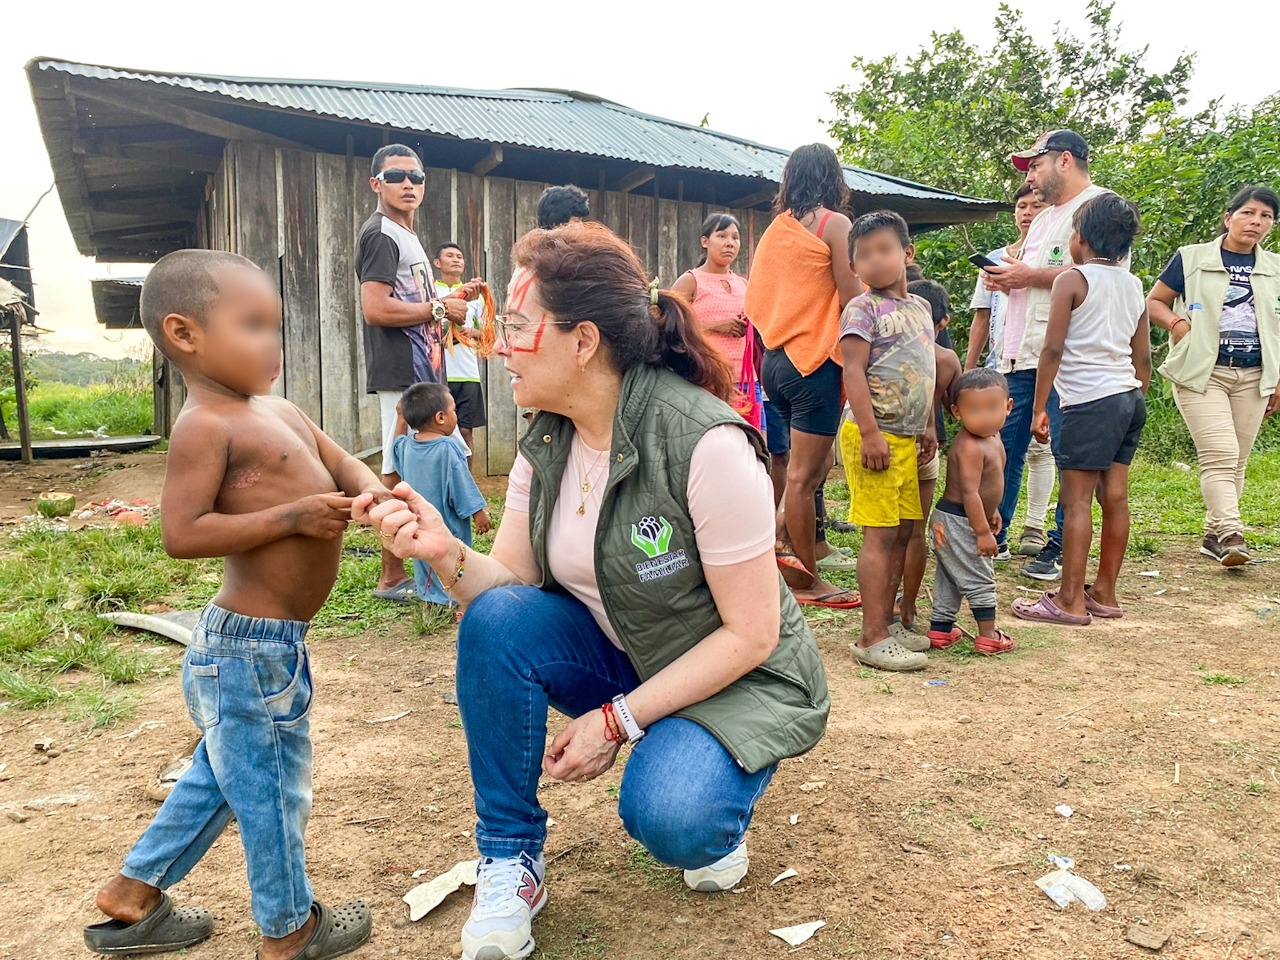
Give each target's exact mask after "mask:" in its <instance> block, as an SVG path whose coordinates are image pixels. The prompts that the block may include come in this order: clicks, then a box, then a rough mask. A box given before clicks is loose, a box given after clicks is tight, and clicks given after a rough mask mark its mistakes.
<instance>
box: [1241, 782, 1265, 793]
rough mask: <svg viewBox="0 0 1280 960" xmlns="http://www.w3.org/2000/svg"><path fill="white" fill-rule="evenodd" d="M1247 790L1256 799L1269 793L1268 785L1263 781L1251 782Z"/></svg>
mask: <svg viewBox="0 0 1280 960" xmlns="http://www.w3.org/2000/svg"><path fill="white" fill-rule="evenodd" d="M1245 789H1246V790H1247V791H1249V793H1251V794H1253V795H1254V796H1255V797H1260V796H1262V795H1263V794H1264V793H1266V792H1267V785H1266V783H1265V782H1264V781H1262V780H1250V781H1249V785H1248V786H1246V787H1245Z"/></svg>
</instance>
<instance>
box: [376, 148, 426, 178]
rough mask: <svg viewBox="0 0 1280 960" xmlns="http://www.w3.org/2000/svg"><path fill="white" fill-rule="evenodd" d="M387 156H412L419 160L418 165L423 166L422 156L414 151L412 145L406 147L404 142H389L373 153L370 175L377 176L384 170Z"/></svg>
mask: <svg viewBox="0 0 1280 960" xmlns="http://www.w3.org/2000/svg"><path fill="white" fill-rule="evenodd" d="M387 157H412V158H413V159H414V160H417V161H418V166H422V158H421V157H420V156H418V155H417V154H416V153H415V152H414V150H413V148H412V147H406V146H405V145H404V144H403V143H388V144H387V145H386V146H385V147H381V148H379V150H378V152H377V153H375V154H374V155H373V163H372V164H370V165H369V169H370V171H371V172H370V174H369V175H370V176H372V177H376V176H377V175H378V174H380V173H381V172H382V168H383V167H384V166H386V164H387Z"/></svg>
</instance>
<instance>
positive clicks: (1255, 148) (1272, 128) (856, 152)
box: [830, 0, 1280, 460]
mask: <svg viewBox="0 0 1280 960" xmlns="http://www.w3.org/2000/svg"><path fill="white" fill-rule="evenodd" d="M1112 14H1113V6H1112V4H1110V3H1106V2H1104V0H1089V2H1088V4H1087V7H1086V19H1087V23H1088V34H1087V36H1086V37H1083V38H1081V37H1077V36H1075V35H1073V34H1072V33H1070V32H1069V31H1067V30H1066V29H1064V28H1062V27H1059V28H1057V29H1056V30H1055V31H1054V34H1053V37H1052V38H1051V40H1048V41H1043V40H1042V39H1040V38H1038V37H1036V36H1034V35H1032V34H1031V32H1030V31H1029V30H1028V29H1027V27H1026V26H1025V24H1024V23H1023V20H1022V15H1021V13H1020V12H1018V11H1016V10H1013V9H1011V8H1010V7H1008V6H1005V5H1002V6H1001V7H1000V10H999V13H998V14H997V16H996V20H995V28H996V35H997V41H996V43H995V44H994V45H992V46H990V47H985V46H984V47H979V46H977V45H976V44H973V43H970V42H969V41H968V40H966V39H965V37H964V35H963V34H962V33H961V32H960V31H954V32H951V33H946V34H934V35H933V38H932V44H931V46H929V47H926V48H923V49H921V50H920V51H919V52H918V53H917V54H915V55H914V56H911V57H907V58H905V59H900V58H898V57H896V56H889V57H884V58H881V59H878V60H876V59H870V58H864V57H859V58H856V59H855V60H854V61H853V70H854V72H855V74H856V79H855V81H854V82H853V83H851V84H847V85H844V86H841V87H840V88H839V89H837V90H835V91H834V92H833V93H832V94H831V98H832V103H833V105H834V107H835V110H836V115H835V119H834V120H833V121H832V123H831V128H830V129H831V133H832V135H833V136H834V137H835V138H836V139H837V140H838V141H839V144H840V152H841V155H842V157H843V159H844V160H846V161H847V162H850V163H855V164H858V165H861V166H865V167H870V168H873V169H876V170H882V171H884V172H886V173H890V174H893V175H895V176H899V177H903V178H906V179H910V180H917V181H921V182H924V183H929V184H933V185H936V186H940V187H945V188H947V189H950V190H954V191H957V192H959V193H964V194H968V195H972V196H982V197H997V198H1006V199H1007V198H1010V197H1012V194H1013V192H1014V190H1015V189H1016V188H1017V187H1018V185H1019V184H1020V183H1021V182H1022V175H1021V174H1020V173H1018V172H1017V171H1016V170H1015V169H1014V168H1013V165H1012V164H1011V163H1010V162H1009V154H1010V153H1011V152H1013V151H1014V150H1018V149H1023V148H1025V147H1026V146H1028V145H1030V144H1031V143H1032V141H1033V140H1034V139H1035V138H1036V137H1037V136H1038V135H1039V134H1041V133H1043V132H1044V131H1046V130H1053V129H1057V128H1059V127H1069V128H1071V129H1073V130H1075V131H1077V132H1078V133H1080V134H1081V135H1082V136H1084V138H1085V139H1086V140H1087V141H1088V142H1089V144H1090V147H1091V148H1092V162H1091V173H1092V176H1093V179H1094V181H1095V182H1096V183H1099V184H1101V185H1103V186H1106V187H1108V188H1110V189H1112V190H1115V191H1116V192H1118V193H1120V194H1122V195H1123V196H1126V197H1128V198H1129V199H1131V200H1133V201H1134V202H1135V203H1136V204H1137V205H1138V207H1139V209H1140V210H1141V211H1142V216H1143V232H1142V235H1141V236H1140V238H1139V241H1138V244H1137V246H1136V247H1135V249H1134V262H1133V269H1134V272H1135V273H1136V274H1137V275H1138V277H1139V278H1140V279H1141V280H1142V281H1143V283H1144V284H1145V285H1146V286H1147V287H1148V288H1150V286H1151V284H1152V283H1153V282H1154V281H1155V278H1156V277H1157V276H1158V274H1159V272H1160V270H1161V269H1162V268H1163V266H1164V264H1165V263H1166V262H1168V259H1169V258H1170V257H1171V256H1172V255H1173V253H1174V251H1175V250H1177V248H1178V247H1179V246H1182V245H1184V244H1188V243H1197V242H1202V241H1204V240H1208V239H1211V238H1212V237H1213V236H1214V235H1215V234H1217V233H1218V229H1219V225H1220V224H1221V216H1222V213H1223V209H1224V207H1225V204H1226V201H1227V199H1228V198H1229V197H1230V196H1231V194H1232V193H1234V192H1235V191H1236V190H1237V189H1238V188H1239V187H1241V186H1243V185H1245V184H1248V183H1270V184H1271V185H1272V186H1275V185H1277V183H1278V182H1280V95H1277V96H1273V97H1271V98H1269V99H1267V100H1265V101H1263V102H1262V103H1260V104H1258V105H1257V106H1256V107H1254V108H1252V109H1249V108H1244V107H1236V106H1232V107H1226V106H1224V105H1223V102H1222V101H1221V100H1215V101H1214V102H1213V103H1211V104H1210V105H1209V106H1208V107H1207V108H1206V109H1204V110H1203V111H1200V112H1199V113H1190V112H1188V111H1187V110H1186V106H1187V102H1188V96H1187V88H1188V83H1189V81H1190V79H1191V75H1192V69H1193V59H1192V57H1191V56H1190V55H1183V56H1181V57H1179V58H1177V59H1176V60H1175V61H1174V62H1173V63H1172V64H1170V65H1169V66H1168V67H1167V69H1164V70H1163V71H1161V70H1157V69H1152V68H1151V67H1149V66H1148V64H1147V61H1148V56H1147V49H1146V48H1145V47H1143V48H1141V49H1136V50H1130V49H1127V48H1125V46H1124V44H1123V42H1122V38H1121V30H1120V26H1119V24H1117V23H1115V22H1114V21H1113V19H1112ZM1016 236H1017V233H1016V230H1015V229H1014V228H1013V226H1012V225H1011V223H1010V222H1009V218H1008V217H1007V216H1001V217H1000V218H999V222H996V223H982V224H969V225H962V226H957V227H952V228H948V229H944V230H938V231H934V232H932V233H929V234H927V235H925V236H922V237H920V238H919V239H918V241H917V261H918V262H919V263H920V265H921V268H922V269H923V270H924V272H925V274H926V275H928V276H929V277H931V278H933V279H935V280H938V281H939V282H940V283H942V284H943V285H944V286H945V287H946V288H947V290H948V291H949V292H950V293H951V296H952V307H953V309H952V332H953V333H954V334H955V336H956V340H957V342H958V344H959V347H960V351H961V355H962V356H963V355H964V350H965V347H966V346H967V339H968V338H967V331H968V327H969V323H970V321H971V320H972V314H971V312H970V310H969V308H968V303H969V296H970V294H971V292H972V290H973V288H974V283H975V281H976V276H975V271H974V269H973V267H972V266H971V265H970V264H969V263H968V259H967V258H968V257H969V255H970V254H972V253H984V254H985V253H987V252H988V251H989V250H992V249H995V248H996V247H1000V246H1003V245H1004V244H1005V243H1007V242H1009V241H1011V240H1013V239H1015V238H1016ZM1153 346H1154V348H1155V351H1156V353H1155V361H1156V364H1157V365H1159V363H1160V361H1161V360H1162V359H1163V354H1164V350H1165V346H1166V337H1165V334H1164V333H1163V332H1162V331H1157V332H1156V334H1155V338H1154V343H1153ZM1149 403H1150V406H1151V408H1152V410H1151V413H1152V420H1151V421H1149V423H1148V428H1147V432H1146V435H1145V436H1144V438H1143V446H1144V448H1145V449H1146V450H1147V451H1148V452H1149V453H1150V454H1151V455H1152V456H1155V457H1159V458H1161V459H1165V460H1172V459H1183V460H1186V459H1189V458H1190V457H1191V456H1192V455H1193V447H1192V445H1191V441H1190V437H1189V435H1188V434H1187V431H1186V427H1185V425H1184V424H1183V422H1182V418H1181V417H1180V416H1179V415H1178V413H1177V410H1176V409H1175V407H1174V404H1173V399H1172V396H1171V394H1170V392H1169V389H1168V386H1167V384H1163V383H1161V381H1160V380H1159V378H1158V377H1157V379H1156V382H1155V383H1154V384H1153V387H1152V396H1151V398H1150V401H1149ZM1153 427H1156V428H1158V429H1153ZM1259 445H1260V446H1261V447H1264V448H1268V449H1276V448H1280V421H1278V420H1277V419H1276V418H1272V419H1271V420H1270V421H1269V422H1268V423H1267V425H1266V426H1265V427H1264V430H1263V434H1262V436H1261V438H1260V440H1259Z"/></svg>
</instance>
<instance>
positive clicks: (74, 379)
mask: <svg viewBox="0 0 1280 960" xmlns="http://www.w3.org/2000/svg"><path fill="white" fill-rule="evenodd" d="M23 361H24V362H25V365H26V366H25V371H26V374H27V376H28V377H37V378H39V379H41V380H50V381H55V382H57V383H69V384H73V385H74V386H77V387H88V386H91V385H93V384H99V383H111V382H112V381H113V380H116V379H117V378H119V377H122V376H137V375H140V374H144V373H145V374H147V375H148V377H149V376H150V371H151V365H150V363H146V362H144V361H142V360H136V359H134V358H133V357H124V358H122V359H120V360H113V359H110V358H109V357H100V356H98V355H97V354H93V353H58V352H54V353H29V354H26V355H25V356H24V357H23ZM3 382H4V381H3V372H2V371H0V383H3Z"/></svg>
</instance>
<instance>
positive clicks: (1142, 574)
mask: <svg viewBox="0 0 1280 960" xmlns="http://www.w3.org/2000/svg"><path fill="white" fill-rule="evenodd" d="M1138 576H1140V577H1158V576H1160V571H1159V570H1139V571H1138Z"/></svg>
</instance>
